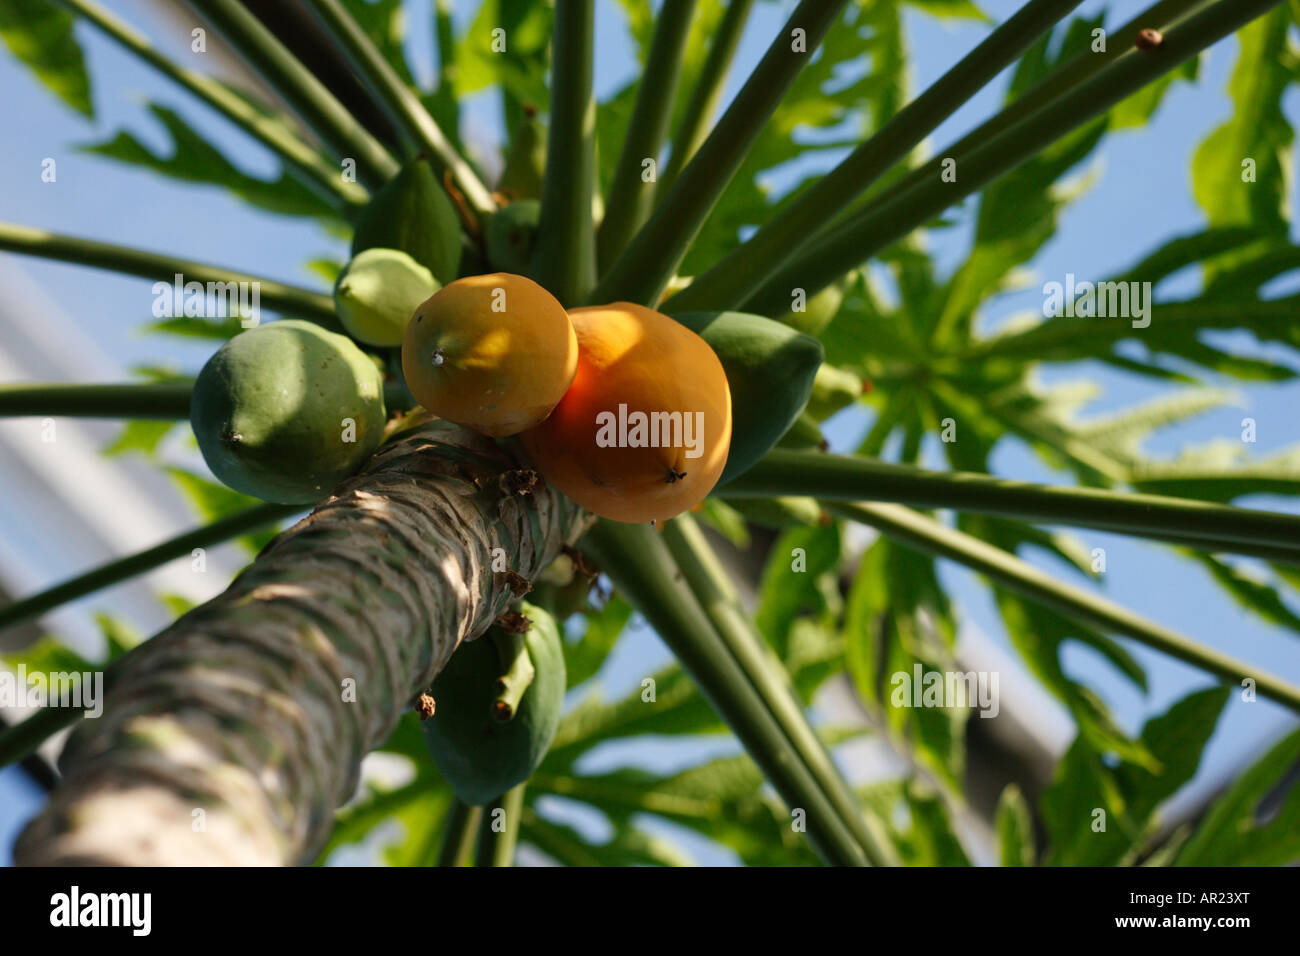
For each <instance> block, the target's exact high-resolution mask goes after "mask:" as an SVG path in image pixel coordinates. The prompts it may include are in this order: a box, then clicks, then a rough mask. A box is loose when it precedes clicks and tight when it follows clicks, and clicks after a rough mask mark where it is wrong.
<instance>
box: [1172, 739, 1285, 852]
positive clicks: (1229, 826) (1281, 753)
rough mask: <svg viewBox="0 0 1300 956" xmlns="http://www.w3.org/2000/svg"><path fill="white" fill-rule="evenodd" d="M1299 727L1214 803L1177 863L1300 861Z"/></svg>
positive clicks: (1185, 845) (1183, 849)
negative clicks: (1296, 766)
mask: <svg viewBox="0 0 1300 956" xmlns="http://www.w3.org/2000/svg"><path fill="white" fill-rule="evenodd" d="M1297 760H1300V731H1295V732H1293V733H1291V734H1288V735H1287V736H1286V737H1283V738H1282V739H1281V740H1280V741H1278V743H1277V744H1276V745H1274V746H1273V748H1272V749H1270V750H1269V751H1268V753H1266V754H1265V755H1264V756H1263V757H1262V758H1260V760H1259V761H1258V762H1257V763H1256V764H1254V765H1253V766H1252V767H1251V768H1250V769H1248V770H1247V771H1246V772H1245V773H1243V774H1242V775H1241V776H1240V777H1238V778H1237V780H1236V781H1235V782H1234V783H1233V785H1232V786H1231V787H1229V788H1228V791H1227V793H1225V794H1224V795H1223V796H1222V797H1220V798H1219V799H1218V800H1216V801H1215V803H1214V804H1213V805H1212V806H1211V807H1210V811H1209V813H1207V814H1206V815H1205V818H1204V819H1203V820H1202V821H1201V823H1200V825H1199V826H1198V827H1197V828H1196V830H1195V832H1193V833H1192V835H1191V837H1190V838H1189V839H1188V840H1187V842H1186V843H1185V844H1184V845H1183V848H1182V850H1181V852H1179V854H1178V856H1177V858H1176V860H1175V865H1176V866H1284V865H1286V864H1288V863H1294V862H1295V861H1296V860H1297V859H1300V787H1297V786H1296V784H1295V779H1294V773H1293V770H1294V768H1295V764H1296V761H1297Z"/></svg>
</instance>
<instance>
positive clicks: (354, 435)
mask: <svg viewBox="0 0 1300 956" xmlns="http://www.w3.org/2000/svg"><path fill="white" fill-rule="evenodd" d="M524 124H525V126H524V128H523V129H521V131H520V132H519V134H518V135H517V136H516V138H515V144H514V147H515V148H514V150H513V152H512V154H511V156H510V157H509V158H508V161H507V164H506V168H505V172H504V173H503V176H502V178H501V181H500V184H499V186H498V193H497V196H498V199H499V201H500V202H501V203H502V205H501V206H500V208H499V209H498V210H497V211H495V212H494V213H492V214H491V215H489V216H488V217H486V219H485V220H484V221H482V222H481V223H479V224H478V228H476V229H474V230H473V233H474V235H475V239H470V238H469V236H468V235H467V234H466V232H465V231H463V230H462V228H461V226H462V221H463V218H464V217H463V213H462V211H461V210H458V208H457V205H456V202H455V201H454V199H453V198H452V196H451V195H449V194H448V191H447V190H445V189H444V188H443V185H442V184H440V183H439V181H438V178H437V176H436V174H435V172H434V169H433V167H432V165H431V164H430V163H429V161H428V160H427V159H425V158H417V159H415V160H412V161H411V162H409V163H408V164H407V165H406V166H404V167H403V169H402V170H401V171H400V172H399V174H398V175H397V176H396V177H395V178H394V179H393V180H392V181H390V182H389V183H388V184H387V185H386V186H385V187H383V188H382V189H380V190H379V191H378V192H376V193H375V195H374V196H373V198H372V199H371V202H370V204H369V205H368V206H367V208H366V209H365V211H364V213H363V214H362V216H361V217H360V219H359V221H358V223H357V226H356V229H355V233H354V236H353V243H352V257H351V260H350V261H349V262H348V264H347V266H346V267H345V268H344V269H343V270H342V272H341V273H340V275H339V276H338V279H337V281H336V283H335V287H334V302H335V311H336V313H337V317H338V320H339V322H340V323H341V325H342V327H343V328H344V330H345V331H346V332H347V335H341V334H336V333H334V332H330V331H327V330H326V329H324V328H322V327H321V326H319V325H315V324H312V323H309V322H304V321H299V320H292V319H290V320H282V321H278V322H274V323H271V324H268V325H265V326H261V327H258V328H255V329H252V330H249V331H246V332H243V333H241V334H239V335H237V336H235V337H234V338H233V339H231V340H230V341H229V342H227V343H226V344H225V345H224V346H223V347H222V348H221V349H219V350H218V351H217V353H216V354H215V355H214V356H213V357H212V358H211V359H210V360H209V362H208V363H207V365H206V366H205V367H204V368H203V370H202V372H201V373H200V375H199V377H198V379H197V380H196V384H195V389H194V395H193V399H192V403H191V419H192V424H193V427H194V433H195V435H196V437H197V439H198V443H199V447H200V449H201V451H202V453H203V455H204V458H205V459H206V460H207V462H208V465H209V466H210V467H211V469H212V471H213V473H214V474H216V475H217V477H218V478H220V479H221V480H222V481H223V482H225V483H226V484H227V485H229V486H230V487H232V488H234V489H236V490H238V491H242V492H245V493H247V494H250V495H254V496H256V497H258V498H262V499H264V500H268V501H274V502H283V503H289V504H308V503H312V502H315V501H317V500H320V499H321V498H323V497H325V496H326V495H327V494H328V493H329V492H330V490H331V489H332V488H333V486H334V485H335V484H337V483H338V482H339V481H341V480H342V479H343V478H345V477H347V476H348V475H350V474H352V473H354V472H355V471H356V470H357V469H358V468H359V467H360V466H361V464H362V463H363V462H364V461H365V460H366V458H367V457H369V455H370V454H371V453H372V452H373V451H374V450H375V448H376V447H377V446H378V444H379V442H380V440H381V438H382V436H383V433H384V426H385V422H386V419H387V417H388V410H387V409H386V406H385V401H384V395H385V387H384V386H385V377H388V378H389V379H392V380H393V381H392V383H391V385H390V391H389V394H390V395H394V394H398V395H402V396H404V397H405V398H408V399H409V401H408V402H407V403H406V404H407V405H413V404H418V405H420V406H422V407H423V408H424V409H425V410H426V411H427V412H429V413H431V414H433V415H436V416H438V417H440V418H444V419H446V420H448V421H452V422H455V423H457V424H460V425H463V426H465V427H467V428H471V429H474V430H476V431H478V432H480V433H482V434H484V435H488V436H491V437H493V438H498V439H504V438H508V437H511V436H517V439H518V442H519V443H520V445H522V447H523V449H524V450H525V451H526V453H527V455H528V456H529V457H530V458H531V460H532V462H533V463H534V465H535V466H536V468H537V469H538V470H539V471H540V472H541V474H542V476H543V477H544V478H545V479H546V480H547V481H548V482H549V483H551V484H552V485H554V486H555V487H557V488H558V489H559V490H560V491H562V492H563V493H564V494H566V495H568V496H569V497H570V498H572V499H574V500H575V501H576V502H577V503H578V504H580V505H582V506H583V507H585V508H586V509H588V510H589V511H591V512H593V513H595V514H597V515H600V516H602V517H605V518H609V519H613V520H618V521H637V522H644V521H658V520H665V519H667V518H671V517H672V516H674V515H676V514H679V513H681V512H682V511H685V510H687V509H689V508H691V507H693V506H695V505H696V504H698V503H699V502H700V501H702V500H703V499H704V497H705V496H706V495H708V494H709V493H710V492H711V491H713V490H714V488H715V487H716V486H718V485H719V484H720V483H725V482H726V481H728V480H729V479H730V478H732V477H734V476H735V475H738V474H740V473H742V472H744V471H745V470H746V469H748V468H749V467H750V466H751V465H752V464H754V462H756V461H757V460H758V459H759V458H760V457H761V456H762V455H763V454H765V453H766V452H767V451H768V450H769V449H770V448H772V447H773V446H774V445H775V444H776V443H777V442H778V441H779V440H784V441H785V442H787V443H788V442H790V441H792V440H793V441H796V442H797V441H798V440H799V439H798V434H799V428H798V424H799V420H800V415H801V414H803V415H805V416H807V415H808V414H809V412H808V411H806V409H811V408H812V405H816V404H817V403H818V399H817V394H816V393H817V391H818V390H819V389H818V387H817V386H822V387H821V388H820V391H822V392H827V390H828V387H829V392H830V393H832V395H833V396H834V394H837V393H836V389H837V388H839V391H843V388H842V387H840V386H842V385H843V383H824V382H823V381H822V379H823V378H824V376H825V374H826V372H827V371H830V370H825V369H823V370H822V371H821V372H819V369H820V368H821V365H822V358H823V353H822V348H821V345H820V343H819V342H818V340H817V339H816V338H814V337H813V335H815V334H816V332H817V331H818V329H817V328H815V327H812V326H815V325H816V324H817V323H818V322H820V321H821V320H820V319H819V318H818V317H817V313H819V312H825V311H827V309H826V308H825V307H826V306H828V305H829V306H830V307H831V309H832V310H833V308H834V307H835V306H837V305H838V301H836V302H835V303H829V302H820V301H818V302H813V303H810V304H809V305H810V308H809V310H808V311H809V312H812V313H814V314H813V315H807V314H806V313H799V314H798V315H795V316H791V317H785V318H784V319H783V320H782V321H774V320H770V319H766V318H763V317H760V316H754V315H746V314H741V313H735V312H719V313H692V314H682V315H675V316H672V317H670V316H667V315H664V314H662V313H660V312H657V311H655V310H653V309H650V308H647V307H645V306H642V305H637V304H633V303H628V302H614V303H609V304H605V305H595V306H587V307H579V308H570V309H566V308H565V307H564V306H563V305H562V304H561V303H560V302H559V301H558V300H557V299H556V298H555V297H554V296H552V295H551V293H550V292H548V291H547V290H546V289H545V288H543V287H542V286H541V285H539V284H537V283H536V282H534V281H533V280H532V279H530V278H527V277H526V276H525V275H524V273H526V272H528V271H529V265H530V261H531V257H532V253H533V246H534V242H535V236H536V232H537V227H538V222H539V218H540V217H539V214H540V204H539V201H538V198H537V197H538V195H539V193H540V188H541V176H542V172H541V163H542V162H543V161H544V142H545V137H544V133H543V131H541V129H540V127H539V125H538V124H537V121H536V118H535V117H534V116H532V115H529V116H527V117H526V118H525V120H524ZM828 292H830V293H831V295H839V296H841V297H842V294H843V293H842V290H835V289H832V290H828ZM801 327H802V328H801ZM807 332H811V333H813V334H811V335H810V334H806V333H807ZM394 389H396V390H397V391H394ZM810 397H811V398H812V399H813V402H812V403H811V404H810ZM835 400H837V399H836V398H835V397H832V398H831V399H830V401H832V402H833V401H835ZM822 404H825V402H823V403H822ZM813 428H814V430H815V429H816V424H815V422H814V423H813ZM783 436H785V437H784V439H783ZM512 617H514V618H515V619H516V620H524V619H525V618H526V619H527V620H529V621H531V623H532V626H531V627H530V628H528V629H527V631H526V633H520V634H510V633H507V632H504V631H502V630H500V629H499V628H494V629H493V630H492V631H489V633H488V635H486V636H485V637H483V638H480V639H478V640H475V641H472V642H470V643H468V644H467V645H466V646H464V647H462V648H460V649H458V650H457V652H456V653H455V654H454V655H453V657H452V660H451V661H450V662H449V663H448V665H447V666H446V668H444V670H443V671H442V673H441V674H440V675H439V677H438V679H437V681H436V682H435V684H434V686H433V687H432V688H431V692H432V695H433V697H434V699H435V700H436V701H437V706H436V713H437V718H436V719H434V720H427V721H425V723H424V727H425V733H426V737H427V739H428V743H429V748H430V751H431V753H432V755H433V757H434V760H435V762H436V763H437V764H438V766H439V768H440V769H441V770H442V772H443V774H444V775H445V776H446V777H447V778H448V779H449V780H450V781H451V782H452V785H453V787H454V789H455V790H456V792H457V794H458V795H459V796H460V797H461V798H462V799H464V800H466V801H467V802H470V803H482V802H486V801H488V800H491V799H493V798H495V797H496V796H498V795H500V794H502V793H503V792H504V791H505V790H507V789H509V788H510V787H511V786H514V785H515V784H516V783H518V782H520V781H521V780H523V779H525V778H526V777H527V776H528V775H529V774H531V772H532V771H533V769H535V767H536V765H537V763H538V762H539V761H540V760H541V758H542V755H543V754H544V753H545V752H546V749H547V748H548V747H549V744H550V740H551V737H552V735H553V734H554V732H555V727H556V724H557V722H558V718H559V714H560V710H561V706H562V700H563V696H564V690H565V677H564V663H563V653H562V647H561V645H560V639H559V629H558V624H557V623H556V621H555V619H554V618H553V617H552V616H551V615H550V613H548V611H547V610H543V608H541V607H539V606H536V605H531V606H526V608H525V612H524V615H523V616H522V617H521V616H518V615H514V616H512ZM525 691H526V693H525Z"/></svg>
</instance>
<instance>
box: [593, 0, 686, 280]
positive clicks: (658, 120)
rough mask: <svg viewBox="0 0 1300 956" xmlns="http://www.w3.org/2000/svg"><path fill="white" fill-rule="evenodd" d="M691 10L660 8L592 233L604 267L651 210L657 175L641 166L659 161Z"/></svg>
mask: <svg viewBox="0 0 1300 956" xmlns="http://www.w3.org/2000/svg"><path fill="white" fill-rule="evenodd" d="M694 13H695V0H664V2H663V6H662V7H660V9H659V13H658V15H657V17H658V19H657V21H656V23H655V30H654V36H653V37H652V38H651V40H650V50H649V52H648V53H647V54H646V63H645V69H643V70H642V71H641V77H642V78H641V83H640V86H639V87H638V89H637V93H636V105H635V106H633V108H632V116H631V118H630V119H629V120H628V124H627V135H626V136H625V137H624V139H623V149H622V151H621V152H620V153H619V156H618V165H617V166H616V167H615V168H614V175H613V178H612V179H611V180H610V185H609V195H608V196H607V197H606V199H605V209H606V213H605V218H604V220H603V221H602V222H601V224H600V230H599V231H598V232H597V233H596V260H597V262H598V263H599V264H600V265H601V266H602V267H607V266H608V265H609V264H610V263H612V262H613V261H614V260H615V259H617V258H618V256H619V254H620V253H621V252H622V251H623V249H624V248H625V247H626V246H627V242H628V240H629V239H631V238H632V234H633V233H634V232H636V231H637V230H638V229H640V228H641V226H642V225H643V224H644V223H645V220H646V217H647V216H649V214H650V209H651V204H652V200H653V198H654V193H655V188H656V187H655V179H654V178H652V179H650V180H649V181H647V180H646V178H645V176H644V167H643V165H642V164H643V163H644V162H645V161H646V160H647V159H648V160H652V161H653V162H655V163H658V162H659V154H660V152H661V151H662V150H663V144H664V137H665V136H666V135H667V133H668V124H669V123H670V122H671V121H672V112H673V103H674V101H675V100H676V98H677V84H678V81H679V80H680V79H681V72H682V58H683V57H684V55H685V52H686V39H687V37H688V36H689V35H690V29H691V19H692V17H693V15H694Z"/></svg>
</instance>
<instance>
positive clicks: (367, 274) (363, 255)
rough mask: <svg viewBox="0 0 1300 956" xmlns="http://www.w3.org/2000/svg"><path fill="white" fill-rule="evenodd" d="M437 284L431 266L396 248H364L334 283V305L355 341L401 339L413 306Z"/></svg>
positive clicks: (386, 342)
mask: <svg viewBox="0 0 1300 956" xmlns="http://www.w3.org/2000/svg"><path fill="white" fill-rule="evenodd" d="M440 288H442V286H441V285H439V283H438V280H437V279H435V278H434V277H433V273H432V272H430V271H429V270H428V269H426V268H425V267H424V266H422V265H420V264H419V263H418V262H416V261H415V260H414V259H412V258H411V257H410V256H408V255H407V254H406V253H405V252H402V251H401V250H400V249H384V248H381V247H375V248H373V249H364V250H362V251H361V252H359V253H357V254H356V256H354V257H353V259H352V261H351V262H349V263H348V265H347V268H345V269H344V270H343V271H342V272H341V273H340V274H339V278H338V281H337V282H335V283H334V309H335V311H336V312H338V316H339V321H341V322H342V323H343V327H344V328H346V329H347V330H348V332H349V334H351V336H352V337H353V338H354V339H356V340H357V341H359V342H365V343H366V344H367V345H390V346H391V345H401V344H402V335H403V333H404V332H405V331H406V323H407V322H408V321H410V318H411V313H412V312H414V311H415V307H416V306H417V305H419V304H420V303H421V302H423V301H424V300H425V299H427V298H429V296H431V295H433V294H434V293H435V292H437V291H438V290H439V289H440Z"/></svg>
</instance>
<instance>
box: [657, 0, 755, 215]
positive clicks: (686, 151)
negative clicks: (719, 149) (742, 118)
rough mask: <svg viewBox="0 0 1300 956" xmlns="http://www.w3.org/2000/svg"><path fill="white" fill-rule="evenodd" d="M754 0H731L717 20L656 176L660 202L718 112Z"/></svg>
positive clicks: (702, 139)
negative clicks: (663, 162)
mask: <svg viewBox="0 0 1300 956" xmlns="http://www.w3.org/2000/svg"><path fill="white" fill-rule="evenodd" d="M753 6H754V0H731V2H730V3H728V4H727V12H726V13H725V14H723V16H722V22H721V23H720V24H718V29H717V32H715V33H714V34H713V37H712V42H711V43H710V44H709V55H708V57H707V58H706V59H705V61H704V66H703V68H701V70H700V76H699V80H698V82H697V83H696V84H695V88H694V89H693V90H691V95H690V96H689V97H687V100H686V112H685V113H684V114H683V115H682V120H681V124H680V125H679V126H678V127H677V131H676V132H675V133H674V134H673V145H672V151H671V152H670V153H669V154H668V164H667V166H665V167H664V173H663V175H662V176H660V177H659V185H658V186H657V188H656V189H655V202H656V203H659V202H661V201H662V200H663V197H664V196H665V195H667V193H668V189H669V187H670V186H672V184H673V182H674V181H676V179H677V176H678V174H679V173H680V172H681V171H682V167H684V166H685V165H686V163H687V162H688V161H689V160H690V158H691V157H692V156H694V155H695V151H696V150H698V149H699V148H700V144H701V143H703V142H704V139H705V137H706V136H708V135H709V127H710V125H711V124H712V121H713V117H714V115H715V114H716V113H717V112H718V103H720V102H721V101H722V93H723V90H724V89H725V88H726V85H727V75H728V74H729V73H730V72H731V61H732V59H733V58H734V57H735V55H736V47H737V46H739V45H740V35H741V34H742V33H743V32H744V31H745V24H746V23H747V22H749V11H750V10H751V9H752V8H753Z"/></svg>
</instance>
